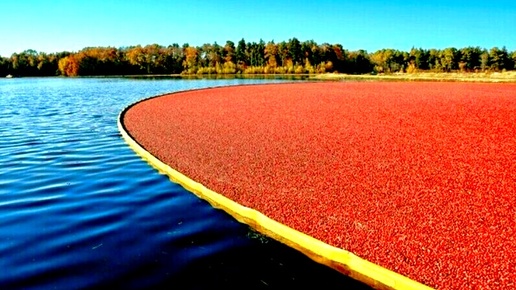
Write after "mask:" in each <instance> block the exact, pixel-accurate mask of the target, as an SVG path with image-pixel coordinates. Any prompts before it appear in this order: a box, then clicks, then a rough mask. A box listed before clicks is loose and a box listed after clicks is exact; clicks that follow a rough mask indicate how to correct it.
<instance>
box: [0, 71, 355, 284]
mask: <svg viewBox="0 0 516 290" xmlns="http://www.w3.org/2000/svg"><path fill="white" fill-rule="evenodd" d="M278 81H282V80H274V79H273V80H250V79H230V80H208V79H201V80H185V79H164V80H152V79H137V80H136V79H132V78H125V79H122V78H119V79H116V78H98V79H95V78H84V79H66V78H22V79H1V80H0V124H1V126H0V148H1V150H0V161H1V169H0V269H1V271H0V289H84V288H100V287H111V288H124V289H126V288H129V289H138V288H139V289H142V288H146V289H160V288H167V289H168V288H174V289H207V288H225V289H227V288H230V289H271V288H272V289H285V288H292V287H301V286H308V287H312V288H317V289H320V288H330V287H332V288H333V287H339V288H346V287H348V288H349V286H352V288H356V287H360V284H358V283H356V282H355V281H353V280H350V279H349V278H347V277H345V276H343V275H340V274H339V273H336V272H335V271H333V270H331V269H328V268H326V267H324V266H321V265H318V264H316V263H314V262H312V261H310V260H309V259H308V258H306V257H304V256H303V255H301V254H299V253H297V252H296V251H294V250H291V249H289V248H287V247H285V246H283V245H281V244H279V243H277V242H274V241H270V240H268V239H266V238H263V237H261V236H260V235H256V234H255V233H253V232H252V231H250V230H249V228H248V227H247V226H245V225H242V224H239V223H238V222H236V221H234V220H233V219H232V218H231V217H230V216H228V215H227V214H225V213H224V212H222V211H220V210H216V209H213V208H212V207H211V206H209V205H208V204H207V203H206V202H204V201H202V200H200V199H198V198H197V197H195V196H194V195H193V194H190V193H188V192H186V191H185V190H184V189H183V188H181V187H180V186H178V185H176V184H173V183H171V182H170V181H169V180H168V178H167V177H165V176H163V175H160V174H159V173H157V171H155V170H154V169H152V168H151V167H150V166H149V165H148V164H146V163H145V162H144V161H142V160H141V159H140V158H139V157H138V156H136V155H135V153H134V152H133V151H132V150H131V149H130V148H129V147H128V146H127V145H126V144H125V143H124V142H123V140H122V139H121V137H120V135H119V132H118V129H117V126H116V119H117V116H118V114H119V113H120V111H121V110H122V109H123V108H124V107H125V106H127V105H129V104H130V103H133V102H135V101H137V100H139V99H142V98H144V97H149V96H153V95H158V94H163V93H166V92H171V91H177V90H186V89H194V88H201V87H211V86H221V85H237V84H249V83H263V82H278Z"/></svg>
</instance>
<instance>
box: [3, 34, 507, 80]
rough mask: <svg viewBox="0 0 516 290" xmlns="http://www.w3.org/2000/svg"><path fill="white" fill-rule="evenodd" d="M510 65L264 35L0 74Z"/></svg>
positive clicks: (36, 62) (21, 60)
mask: <svg viewBox="0 0 516 290" xmlns="http://www.w3.org/2000/svg"><path fill="white" fill-rule="evenodd" d="M515 69H516V51H513V52H508V51H507V49H506V48H505V47H503V48H498V47H493V48H491V49H489V50H487V49H485V48H480V47H465V48H461V49H456V48H453V47H450V48H446V49H422V48H412V49H411V50H410V51H408V52H406V51H400V50H396V49H381V50H378V51H376V52H374V53H368V52H367V51H365V50H357V51H349V50H347V49H344V48H343V47H342V45H340V44H328V43H323V44H317V43H316V42H314V41H313V40H308V41H303V42H300V41H299V40H298V39H296V38H292V39H289V40H288V41H282V42H279V43H275V42H274V41H269V42H267V43H265V42H264V41H263V40H260V41H259V42H246V41H245V40H244V39H242V40H240V41H239V42H238V44H237V45H236V46H235V43H234V42H232V41H227V42H226V44H225V45H223V46H222V45H219V44H217V43H216V42H215V43H213V44H204V45H202V46H190V45H188V44H184V45H182V46H179V45H178V44H172V45H169V46H162V45H158V44H153V45H147V46H144V47H142V46H140V45H138V46H131V47H122V48H114V47H87V48H84V49H82V50H81V51H79V52H60V53H50V54H47V53H43V52H39V53H38V52H37V51H34V50H26V51H24V52H21V53H14V54H13V55H12V56H11V57H8V58H5V57H0V76H5V75H8V74H10V75H13V76H55V75H63V76H91V75H140V74H235V73H242V74H271V73H278V74H307V73H308V74H312V73H325V72H339V73H347V74H364V73H393V72H406V73H412V72H416V71H418V70H425V71H426V70H428V71H434V72H451V71H464V72H472V71H504V70H515Z"/></svg>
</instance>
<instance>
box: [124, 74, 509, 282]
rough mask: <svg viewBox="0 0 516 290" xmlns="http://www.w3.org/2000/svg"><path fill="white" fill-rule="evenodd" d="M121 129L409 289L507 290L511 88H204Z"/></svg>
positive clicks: (160, 100)
mask: <svg viewBox="0 0 516 290" xmlns="http://www.w3.org/2000/svg"><path fill="white" fill-rule="evenodd" d="M123 124H124V125H125V127H126V128H127V130H128V132H129V133H130V134H131V136H132V137H133V138H134V139H135V140H136V141H137V142H138V143H139V144H141V145H142V146H143V147H144V148H145V149H146V150H147V151H149V152H150V153H151V154H153V155H154V156H156V157H157V158H158V159H160V160H161V161H163V162H164V163H166V164H168V165H170V166H171V167H172V168H174V169H176V170H178V171H179V172H181V173H183V174H185V175H187V176H189V177H190V178H191V179H193V180H195V181H197V182H199V183H202V184H203V185H205V186H206V187H208V188H210V189H212V190H214V191H216V192H218V193H220V194H222V195H224V196H226V197H228V198H230V199H232V200H234V201H236V202H238V203H240V204H242V205H244V206H247V207H251V208H254V209H256V210H258V211H260V212H262V213H263V214H265V215H267V216H269V217H270V218H272V219H274V220H276V221H278V222H281V223H283V224H285V225H287V226H290V227H292V228H294V229H296V230H298V231H301V232H303V233H306V234H308V235H311V236H313V237H315V238H317V239H319V240H321V241H323V242H326V243H328V244H330V245H332V246H335V247H339V248H342V249H345V250H348V251H350V252H352V253H354V254H356V255H358V256H360V257H362V258H364V259H367V260H369V261H371V262H373V263H376V264H378V265H380V266H383V267H385V268H387V269H390V270H393V271H395V272H398V273H400V274H402V275H405V276H407V277H409V278H411V279H414V280H416V281H419V282H422V283H424V284H427V285H429V286H432V287H437V288H461V289H463V288H483V289H488V288H502V289H503V288H505V289H507V288H512V287H514V286H515V284H514V283H515V281H516V237H515V236H516V162H515V160H516V84H492V83H437V82H435V83H430V82H428V83H427V82H324V83H292V84H279V85H278V84H275V85H252V86H237V87H223V88H212V89H207V90H197V91H187V92H181V93H174V94H170V95H164V96H160V97H157V98H152V99H148V100H145V101H142V102H140V103H137V104H135V105H134V106H132V107H131V108H129V109H128V110H127V112H126V114H125V116H124V119H123Z"/></svg>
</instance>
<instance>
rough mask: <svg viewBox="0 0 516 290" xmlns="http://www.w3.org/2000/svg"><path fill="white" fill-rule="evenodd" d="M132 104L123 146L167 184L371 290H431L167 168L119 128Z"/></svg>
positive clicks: (119, 119) (122, 116)
mask: <svg viewBox="0 0 516 290" xmlns="http://www.w3.org/2000/svg"><path fill="white" fill-rule="evenodd" d="M158 97H159V96H158ZM142 101H145V100H142ZM140 102H141V101H140ZM137 103H139V102H137ZM137 103H135V104H137ZM135 104H133V105H130V106H128V107H127V108H125V109H124V110H123V111H122V112H121V113H120V115H119V117H118V129H119V130H120V133H121V135H122V137H123V138H124V140H125V141H126V142H127V144H128V145H129V146H130V147H131V148H132V149H133V150H134V151H135V152H136V153H137V154H138V155H139V156H140V157H142V158H143V159H144V160H146V161H147V162H148V163H149V164H150V165H152V166H153V167H154V168H156V169H157V170H158V171H159V172H161V173H163V174H165V175H167V176H168V177H169V178H170V180H171V181H173V182H175V183H178V184H180V185H181V186H183V187H184V188H185V189H186V190H188V191H190V192H192V193H194V194H195V195H197V196H198V197H199V198H201V199H204V200H206V201H208V202H209V203H210V204H211V205H212V206H213V207H215V208H219V209H222V210H224V211H226V212H227V213H228V214H230V215H231V216H233V217H234V218H235V219H236V220H238V221H239V222H241V223H244V224H247V225H249V226H250V227H252V228H253V229H255V230H257V231H258V232H260V233H262V234H264V235H267V236H269V237H271V238H273V239H275V240H277V241H279V242H281V243H283V244H286V245H288V246H289V247H292V248H294V249H296V250H298V251H300V252H302V253H303V254H305V255H307V256H308V257H310V258H311V259H312V260H314V261H316V262H318V263H321V264H324V265H327V266H329V267H331V268H333V269H336V270H337V271H339V272H341V273H343V274H345V275H347V276H349V277H352V278H354V279H356V280H358V281H361V282H364V283H366V284H368V285H370V286H372V287H373V288H376V289H432V288H430V287H428V286H426V285H423V284H421V283H419V282H417V281H414V280H412V279H409V278H408V277H405V276H403V275H401V274H398V273H396V272H393V271H391V270H388V269H386V268H384V267H381V266H379V265H376V264H374V263H371V262H369V261H367V260H364V259H362V258H360V257H358V256H357V255H354V254H353V253H351V252H348V251H346V250H343V249H340V248H337V247H333V246H330V245H328V244H326V243H324V242H322V241H320V240H317V239H315V238H313V237H311V236H309V235H306V234H304V233H302V232H299V231H297V230H294V229H292V228H290V227H288V226H286V225H284V224H281V223H279V222H277V221H275V220H273V219H271V218H269V217H267V216H265V215H264V214H262V213H260V212H258V211H256V210H254V209H252V208H248V207H245V206H242V205H240V204H238V203H236V202H234V201H232V200H230V199H228V198H226V197H225V196H223V195H222V194H219V193H217V192H214V191H212V190H210V189H208V188H206V187H205V186H203V185H202V184H200V183H198V182H196V181H194V180H192V179H190V178H189V177H187V176H185V175H184V174H182V173H181V172H178V171H177V170H175V169H173V168H171V167H170V166H168V165H167V164H165V163H163V162H161V161H160V160H159V159H157V158H156V157H155V156H153V155H152V154H151V153H149V152H148V151H146V150H145V149H144V148H143V147H142V146H140V144H138V142H137V141H136V140H134V139H133V138H132V137H131V134H130V133H129V132H128V131H127V130H126V128H125V126H124V124H123V118H124V115H125V112H126V111H127V110H129V109H130V108H131V107H132V106H134V105H135Z"/></svg>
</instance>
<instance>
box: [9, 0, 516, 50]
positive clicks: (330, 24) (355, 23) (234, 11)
mask: <svg viewBox="0 0 516 290" xmlns="http://www.w3.org/2000/svg"><path fill="white" fill-rule="evenodd" d="M0 10H1V13H0V55H2V56H10V55H11V54H12V53H14V52H22V51H23V50H26V49H34V50H36V51H42V52H47V53H51V52H60V51H78V50H80V49H82V48H84V47H88V46H114V47H122V46H131V45H138V44H140V45H147V44H154V43H157V44H161V45H165V46H166V45H170V44H173V43H178V44H179V45H183V44H184V43H189V44H190V45H195V46H197V45H202V44H204V43H213V42H217V43H219V44H225V43H226V40H231V41H233V42H235V43H237V42H238V41H239V40H240V39H242V38H244V39H245V40H246V41H259V40H260V39H263V40H264V41H266V42H267V41H270V40H274V41H275V42H279V41H283V40H285V41H287V40H289V39H290V38H292V37H296V38H297V39H299V40H300V41H304V40H314V41H316V42H317V43H319V44H320V43H323V42H328V43H331V44H333V43H340V44H342V45H343V46H344V48H346V49H350V50H356V49H365V50H367V51H370V52H372V51H376V50H377V49H381V48H395V49H400V50H405V51H408V50H410V48H411V47H421V48H428V49H429V48H446V47H451V46H452V47H456V48H462V47H466V46H480V47H483V48H491V47H493V46H498V47H502V46H506V47H507V49H508V50H509V51H513V50H516V0H499V1H488V0H483V1H478V0H467V1H466V0H455V1H443V0H433V1H409V0H405V1H399V0H359V1H345V0H340V1H339V0H334V1H330V0H293V1H290V0H288V1H283V0H234V1H217V0H197V1H196V0H181V1H176V0H2V1H1V2H0Z"/></svg>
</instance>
